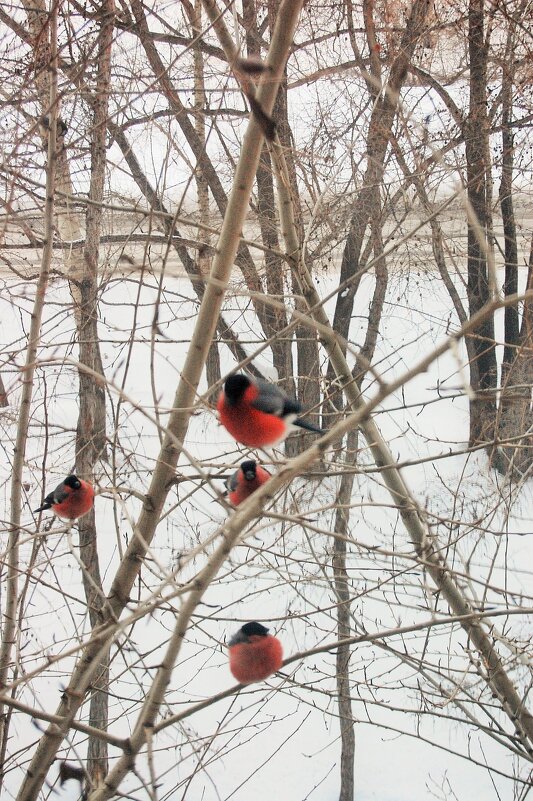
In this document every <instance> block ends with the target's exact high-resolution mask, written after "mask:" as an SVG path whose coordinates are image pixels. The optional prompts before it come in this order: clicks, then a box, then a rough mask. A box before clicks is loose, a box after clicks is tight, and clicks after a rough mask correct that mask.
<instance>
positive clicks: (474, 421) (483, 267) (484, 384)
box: [464, 0, 497, 445]
mask: <svg viewBox="0 0 533 801" xmlns="http://www.w3.org/2000/svg"><path fill="white" fill-rule="evenodd" d="M484 4H485V0H470V3H469V10H468V50H469V63H470V108H469V114H468V118H467V120H466V123H465V126H464V127H465V152H466V176H467V184H468V186H467V193H468V200H469V203H470V206H471V208H472V210H473V212H474V214H475V216H476V218H477V225H472V224H471V223H470V222H469V224H468V282H467V291H468V305H469V312H470V316H472V315H474V314H476V312H478V311H479V310H480V309H482V308H483V306H485V304H486V303H488V301H489V300H490V297H491V292H490V286H489V277H488V266H487V255H486V254H487V248H488V245H487V230H488V225H489V215H488V203H487V193H488V186H487V162H486V158H487V137H488V118H487V43H486V42H485V37H484ZM472 348H473V350H474V353H475V357H474V359H475V360H474V364H475V365H476V368H477V369H476V371H475V372H473V373H472V375H471V381H470V383H471V384H472V388H473V390H474V392H475V393H476V395H475V397H474V398H472V399H471V400H470V438H469V439H470V445H475V444H477V443H483V442H487V443H488V442H490V441H491V440H492V439H493V437H494V425H495V415H496V400H495V392H494V391H495V389H496V382H497V368H496V350H495V342H494V320H493V318H492V317H490V316H488V317H487V318H486V319H485V320H484V321H483V322H482V324H481V325H480V327H479V329H478V331H477V332H476V334H475V336H473V337H472Z"/></svg>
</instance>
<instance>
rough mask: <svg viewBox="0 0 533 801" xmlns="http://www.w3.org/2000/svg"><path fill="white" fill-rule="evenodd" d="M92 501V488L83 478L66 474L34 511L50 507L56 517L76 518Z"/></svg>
mask: <svg viewBox="0 0 533 801" xmlns="http://www.w3.org/2000/svg"><path fill="white" fill-rule="evenodd" d="M93 503H94V489H93V488H92V486H91V485H90V484H89V483H88V482H87V481H83V479H81V478H78V477H77V476H74V475H71V476H67V477H66V479H65V480H64V481H62V482H61V484H58V485H57V487H56V488H55V490H54V491H53V492H51V493H50V494H49V495H47V496H46V498H45V499H44V501H43V504H42V506H39V508H38V509H35V511H36V512H45V511H46V510H47V509H51V510H52V512H53V513H54V514H55V515H57V516H58V517H62V518H64V519H65V520H77V518H78V517H82V515H85V514H87V512H88V511H89V509H92V506H93Z"/></svg>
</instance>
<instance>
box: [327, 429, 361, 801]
mask: <svg viewBox="0 0 533 801" xmlns="http://www.w3.org/2000/svg"><path fill="white" fill-rule="evenodd" d="M357 441H358V432H357V431H351V432H350V434H348V437H347V446H346V458H345V460H344V464H345V465H346V467H349V466H350V465H353V464H354V463H355V458H356V453H357ZM353 482H354V472H353V471H351V470H347V472H346V473H344V475H343V476H342V478H341V482H340V487H339V492H338V494H337V497H336V500H335V508H336V511H335V524H334V529H333V530H334V532H335V533H336V534H340V535H342V536H340V537H335V539H334V540H333V581H334V586H335V595H336V598H337V636H338V638H339V640H345V639H348V638H349V637H351V636H352V628H351V600H350V599H351V587H352V585H351V582H350V578H349V573H348V571H347V569H346V552H347V544H346V537H347V536H348V526H349V522H350V501H351V497H352V490H353ZM350 656H351V647H350V645H349V644H347V643H345V644H343V645H339V647H338V648H337V653H336V671H335V675H336V681H337V696H338V705H339V722H340V730H341V766H340V778H341V789H340V794H339V801H353V799H354V791H355V781H354V772H355V731H354V718H353V712H352V700H351V695H350Z"/></svg>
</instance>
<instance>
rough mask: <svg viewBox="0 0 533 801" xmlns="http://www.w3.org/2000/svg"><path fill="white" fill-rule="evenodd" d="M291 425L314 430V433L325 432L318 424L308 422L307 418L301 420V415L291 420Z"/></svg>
mask: <svg viewBox="0 0 533 801" xmlns="http://www.w3.org/2000/svg"><path fill="white" fill-rule="evenodd" d="M293 425H295V426H299V427H300V428H305V430H306V431H314V433H315V434H325V433H326V432H325V431H324V429H323V428H319V427H318V426H315V425H313V423H308V422H307V420H302V418H301V417H297V418H296V420H294V421H293Z"/></svg>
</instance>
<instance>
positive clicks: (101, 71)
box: [76, 0, 115, 786]
mask: <svg viewBox="0 0 533 801" xmlns="http://www.w3.org/2000/svg"><path fill="white" fill-rule="evenodd" d="M114 15H115V6H114V0H102V5H101V8H100V30H99V33H98V71H97V76H96V91H95V93H94V100H93V105H92V111H93V120H92V131H91V182H90V188H89V198H90V199H91V201H92V202H91V203H90V204H89V205H88V206H87V215H86V237H85V248H84V251H83V259H84V268H85V269H84V273H83V276H82V277H81V282H80V285H79V294H80V307H79V314H78V320H79V323H78V335H79V348H80V364H81V365H83V366H84V367H88V368H89V370H90V372H88V371H86V370H84V369H83V368H82V369H80V370H79V398H80V411H79V417H78V428H77V432H76V472H77V473H78V474H79V475H80V476H81V477H82V478H83V479H85V480H86V481H89V482H91V483H92V482H93V481H94V468H95V465H96V463H97V462H98V460H99V459H100V458H101V457H102V456H103V455H104V453H105V450H106V417H105V414H106V409H105V386H104V383H103V381H101V380H100V379H98V378H96V376H97V375H102V374H103V366H102V362H101V357H100V348H99V344H98V343H99V337H98V262H99V253H100V234H101V227H102V207H101V204H102V202H103V199H104V183H105V169H106V135H107V128H106V125H107V117H108V107H109V90H110V86H111V47H112V41H113V31H114ZM79 533H80V559H81V561H82V563H83V566H84V568H83V570H82V577H83V585H84V589H85V597H86V599H87V607H88V610H89V619H90V622H91V626H92V628H93V629H95V628H96V627H97V626H99V625H100V623H101V620H102V615H101V613H100V610H101V607H102V605H103V603H104V599H105V595H104V592H103V589H102V580H101V576H100V565H99V560H98V550H97V538H96V525H95V514H94V509H92V510H91V511H90V512H89V514H87V515H84V516H83V517H82V518H81V519H80V522H79ZM108 691H109V650H104V652H103V653H102V654H101V655H100V661H99V665H98V667H97V669H96V671H95V674H94V676H93V680H92V695H91V700H90V707H89V725H90V726H94V727H95V728H97V729H103V730H104V731H106V730H107V725H108V714H109V710H108V698H109V696H108ZM107 770H108V746H107V742H106V741H105V740H103V739H101V738H98V737H93V736H89V742H88V746H87V773H88V777H89V783H90V786H95V785H97V784H98V783H99V782H100V781H101V779H102V777H103V776H105V775H106V773H107Z"/></svg>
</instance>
